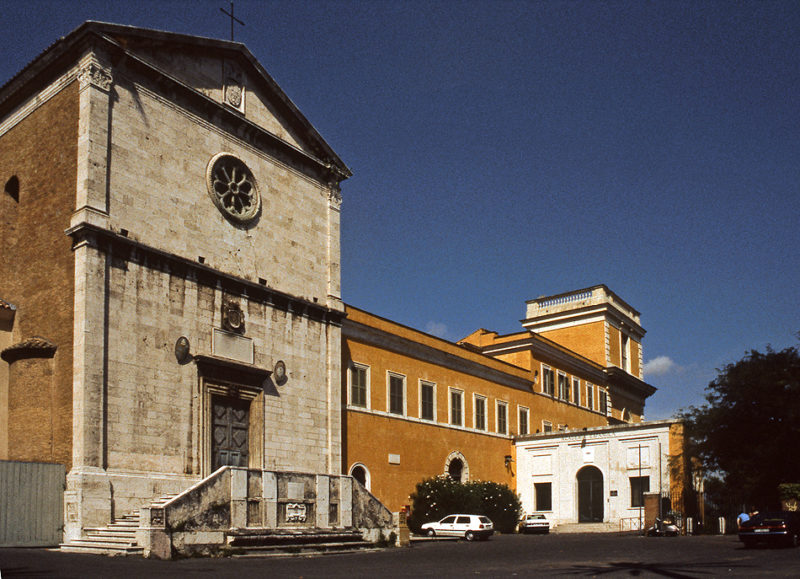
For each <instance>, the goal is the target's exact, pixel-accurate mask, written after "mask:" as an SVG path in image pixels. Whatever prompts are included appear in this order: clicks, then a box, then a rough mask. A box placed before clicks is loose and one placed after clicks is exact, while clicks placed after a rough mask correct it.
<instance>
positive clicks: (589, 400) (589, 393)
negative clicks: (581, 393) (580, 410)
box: [586, 382, 594, 410]
mask: <svg viewBox="0 0 800 579" xmlns="http://www.w3.org/2000/svg"><path fill="white" fill-rule="evenodd" d="M586 407H587V408H588V409H589V410H594V386H592V385H591V384H589V383H588V382H587V383H586Z"/></svg>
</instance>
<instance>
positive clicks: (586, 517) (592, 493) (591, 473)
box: [577, 466, 604, 523]
mask: <svg viewBox="0 0 800 579" xmlns="http://www.w3.org/2000/svg"><path fill="white" fill-rule="evenodd" d="M577 479H578V522H579V523H601V522H603V499H604V494H603V473H602V472H600V469H599V468H597V467H595V466H585V467H583V468H582V469H581V470H579V471H578V476H577Z"/></svg>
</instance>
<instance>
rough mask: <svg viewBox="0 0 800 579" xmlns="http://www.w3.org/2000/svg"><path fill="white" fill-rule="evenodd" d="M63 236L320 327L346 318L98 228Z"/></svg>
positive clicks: (88, 227)
mask: <svg viewBox="0 0 800 579" xmlns="http://www.w3.org/2000/svg"><path fill="white" fill-rule="evenodd" d="M65 233H66V234H67V235H68V236H70V237H72V244H73V250H75V249H77V248H79V247H83V246H86V245H88V246H90V247H93V248H95V249H97V250H98V251H101V252H103V253H105V254H106V255H109V256H111V257H113V258H116V259H122V260H124V261H126V262H130V263H136V264H139V265H142V266H144V267H149V268H151V269H156V270H161V271H167V272H171V273H176V274H177V275H183V276H185V277H187V278H192V279H194V280H195V281H196V282H197V283H198V284H203V285H206V286H208V287H213V288H216V287H218V286H219V285H220V284H221V285H222V286H223V288H224V289H225V291H227V292H229V293H231V294H235V295H240V296H242V297H246V298H247V299H249V300H253V301H260V302H263V303H265V304H267V305H268V306H270V307H273V308H276V309H279V310H282V311H285V312H288V313H291V314H294V315H298V316H302V317H305V318H308V319H310V320H312V321H316V322H319V323H322V324H327V325H333V326H341V324H342V320H343V319H344V317H345V314H344V312H341V311H339V310H336V309H332V308H328V307H326V306H323V305H321V304H318V303H314V302H310V301H308V300H305V299H303V298H300V297H296V296H292V295H290V294H287V293H284V292H281V291H279V290H276V289H273V288H270V287H268V286H265V285H262V284H259V283H256V282H253V281H250V280H248V279H244V278H241V277H238V276H235V275H231V274H229V273H225V272H222V271H219V270H217V269H214V268H212V267H209V266H208V265H205V264H202V263H198V262H194V261H191V260H189V259H186V258H184V257H180V256H177V255H173V254H170V253H167V252H165V251H162V250H160V249H156V248H154V247H150V246H148V245H145V244H144V243H142V242H140V241H136V240H133V239H129V238H127V237H124V236H123V235H120V234H118V233H115V232H113V231H109V230H107V229H104V228H102V227H99V226H97V225H93V224H90V223H78V224H76V225H73V226H72V227H70V228H69V229H67V230H66V232H65Z"/></svg>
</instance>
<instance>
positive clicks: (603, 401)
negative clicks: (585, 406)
mask: <svg viewBox="0 0 800 579" xmlns="http://www.w3.org/2000/svg"><path fill="white" fill-rule="evenodd" d="M599 397H600V413H601V414H605V415H606V416H608V392H606V391H605V390H600V395H599Z"/></svg>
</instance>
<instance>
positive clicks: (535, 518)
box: [528, 515, 544, 521]
mask: <svg viewBox="0 0 800 579" xmlns="http://www.w3.org/2000/svg"><path fill="white" fill-rule="evenodd" d="M541 519H544V515H528V520H529V521H538V520H541Z"/></svg>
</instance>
